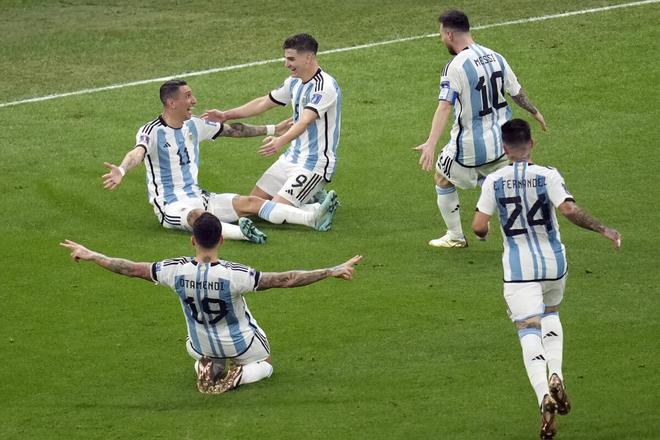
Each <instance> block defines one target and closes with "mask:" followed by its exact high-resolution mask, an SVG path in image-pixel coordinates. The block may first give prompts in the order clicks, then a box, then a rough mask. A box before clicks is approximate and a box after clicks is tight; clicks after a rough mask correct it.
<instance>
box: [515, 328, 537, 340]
mask: <svg viewBox="0 0 660 440" xmlns="http://www.w3.org/2000/svg"><path fill="white" fill-rule="evenodd" d="M527 335H536V336H538V337H539V338H540V337H541V329H540V328H533V327H531V328H530V327H528V328H524V329H522V330H518V338H521V339H522V337H523V336H527Z"/></svg>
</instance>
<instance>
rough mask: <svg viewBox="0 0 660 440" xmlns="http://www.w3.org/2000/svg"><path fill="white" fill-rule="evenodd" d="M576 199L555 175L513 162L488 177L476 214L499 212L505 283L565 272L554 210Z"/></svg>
mask: <svg viewBox="0 0 660 440" xmlns="http://www.w3.org/2000/svg"><path fill="white" fill-rule="evenodd" d="M565 201H574V199H573V196H572V195H571V194H570V193H569V192H568V190H567V189H566V185H565V184H564V179H563V178H562V176H561V175H560V174H559V172H558V171H557V170H556V169H554V168H550V167H542V166H539V165H534V164H531V163H527V162H514V163H513V164H511V165H509V166H505V167H504V168H501V169H499V170H498V171H496V172H494V173H492V174H489V175H488V176H487V177H486V180H485V181H484V183H483V185H482V188H481V196H480V197H479V201H478V202H477V210H478V211H480V212H482V213H484V214H486V215H491V216H492V215H494V214H495V212H497V213H498V214H499V219H500V227H501V230H502V237H503V240H504V253H503V254H502V266H503V268H504V282H527V281H543V280H556V279H560V278H562V277H563V276H564V275H565V274H566V271H567V264H566V250H565V248H564V245H563V244H562V242H561V238H560V235H559V224H558V223H557V217H556V215H555V210H554V208H556V207H558V206H559V205H561V204H562V203H564V202H565Z"/></svg>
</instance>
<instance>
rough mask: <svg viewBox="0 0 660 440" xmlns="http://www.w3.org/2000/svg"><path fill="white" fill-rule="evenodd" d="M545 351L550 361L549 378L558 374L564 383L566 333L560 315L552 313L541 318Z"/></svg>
mask: <svg viewBox="0 0 660 440" xmlns="http://www.w3.org/2000/svg"><path fill="white" fill-rule="evenodd" d="M541 333H542V334H543V350H544V351H545V357H546V359H547V361H548V377H550V376H552V375H553V374H556V375H557V376H559V378H560V379H561V380H562V381H563V380H564V376H562V372H561V363H562V356H563V349H564V331H563V329H562V327H561V321H560V320H559V313H558V312H552V313H547V314H544V315H543V317H541Z"/></svg>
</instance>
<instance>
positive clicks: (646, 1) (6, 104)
mask: <svg viewBox="0 0 660 440" xmlns="http://www.w3.org/2000/svg"><path fill="white" fill-rule="evenodd" d="M658 2H660V0H644V1H637V2H631V3H621V4H617V5H611V6H603V7H600V8H590V9H581V10H579V11H570V12H563V13H560V14H550V15H541V16H538V17H528V18H521V19H519V20H511V21H503V22H500V23H491V24H484V25H481V26H473V27H472V29H473V30H479V29H490V28H495V27H500V26H510V25H514V24H524V23H532V22H535V21H545V20H553V19H555V18H563V17H572V16H574V15H582V14H594V13H597V12H605V11H611V10H613V9H621V8H631V7H634V6H642V5H648V4H652V3H658ZM438 35H439V34H438V33H433V34H426V35H416V36H413V37H405V38H397V39H394V40H385V41H377V42H374V43H368V44H360V45H358V46H350V47H341V48H337V49H330V50H323V51H320V52H319V55H327V54H331V53H339V52H348V51H351V50H360V49H368V48H371V47H376V46H384V45H386V44H394V43H402V42H404V41H413V40H419V39H422V38H430V37H437V36H438ZM282 61H283V58H271V59H269V60H261V61H252V62H249V63H243V64H234V65H231V66H223V67H215V68H213V69H206V70H199V71H196V72H185V73H179V74H175V75H168V76H162V77H160V78H151V79H143V80H140V81H132V82H127V83H120V84H112V85H109V86H103V87H94V88H90V89H81V90H76V91H73V92H66V93H54V94H52V95H46V96H39V97H35V98H28V99H21V100H19V101H9V102H2V103H0V108H2V107H11V106H14V105H20V104H28V103H31V102H41V101H50V100H51V99H58V98H65V97H67V96H76V95H86V94H89V93H96V92H103V91H106V90H115V89H123V88H125V87H132V86H139V85H143V84H151V83H160V82H165V81H167V80H169V79H172V78H190V77H193V76H201V75H208V74H210V73H217V72H227V71H229V70H238V69H245V68H247V67H253V66H261V65H264V64H272V63H279V62H282Z"/></svg>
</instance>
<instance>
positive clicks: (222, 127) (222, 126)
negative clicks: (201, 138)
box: [211, 122, 225, 140]
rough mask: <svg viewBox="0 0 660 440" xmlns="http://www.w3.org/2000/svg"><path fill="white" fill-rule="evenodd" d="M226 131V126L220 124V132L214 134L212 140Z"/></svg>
mask: <svg viewBox="0 0 660 440" xmlns="http://www.w3.org/2000/svg"><path fill="white" fill-rule="evenodd" d="M224 129H225V124H224V123H223V122H221V123H220V130H218V132H217V133H216V134H214V135H213V137H211V139H213V140H215V138H217V137H218V136H220V133H222V131H223V130H224Z"/></svg>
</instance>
